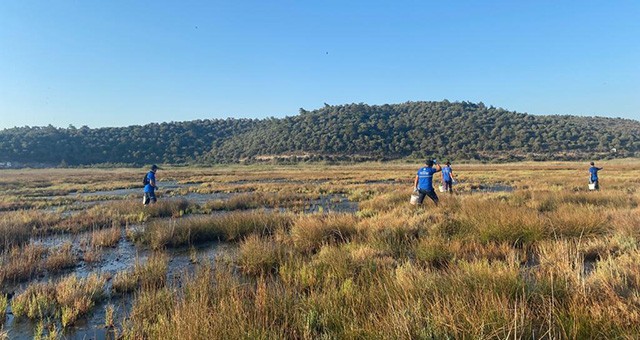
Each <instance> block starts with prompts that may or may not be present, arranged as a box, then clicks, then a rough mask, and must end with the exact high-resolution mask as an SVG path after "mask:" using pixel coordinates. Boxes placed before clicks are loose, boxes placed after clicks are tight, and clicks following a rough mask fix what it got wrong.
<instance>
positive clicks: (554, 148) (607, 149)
mask: <svg viewBox="0 0 640 340" xmlns="http://www.w3.org/2000/svg"><path fill="white" fill-rule="evenodd" d="M612 149H616V150H615V152H612ZM427 155H429V156H435V157H440V158H442V157H444V158H449V159H456V160H460V159H481V160H493V161H500V160H503V161H504V160H518V159H540V160H543V159H588V158H591V157H598V158H600V157H629V156H640V122H638V121H635V120H629V119H613V118H590V117H577V116H537V115H528V114H522V113H516V112H510V111H506V110H503V109H498V108H494V107H486V106H485V105H483V104H482V103H480V104H473V103H468V102H455V103H451V102H448V101H446V100H445V101H442V102H408V103H403V104H393V105H380V106H370V105H366V104H350V105H339V106H330V105H326V106H325V107H323V108H321V109H318V110H314V111H305V110H303V109H300V114H299V115H296V116H292V117H286V118H282V119H276V118H267V119H262V120H250V119H225V120H196V121H190V122H171V123H162V124H148V125H144V126H129V127H122V128H99V129H90V128H87V127H82V128H79V129H78V128H74V127H70V128H55V127H52V126H49V127H22V128H13V129H5V130H2V131H0V166H3V164H4V165H6V162H12V164H15V163H18V164H20V163H22V164H26V165H30V164H39V165H48V166H52V165H59V164H68V165H87V164H102V163H112V164H131V165H143V164H150V163H218V162H237V161H244V162H247V161H249V162H251V161H255V160H263V159H273V158H276V159H280V160H283V159H284V160H287V161H290V160H293V159H302V160H323V159H324V160H327V159H329V160H334V159H337V160H368V159H374V160H378V159H399V158H406V157H416V158H423V157H425V156H427Z"/></svg>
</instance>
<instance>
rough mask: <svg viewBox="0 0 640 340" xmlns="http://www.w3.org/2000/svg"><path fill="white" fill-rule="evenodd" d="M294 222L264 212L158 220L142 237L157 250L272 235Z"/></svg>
mask: <svg viewBox="0 0 640 340" xmlns="http://www.w3.org/2000/svg"><path fill="white" fill-rule="evenodd" d="M290 221H291V217H290V216H289V215H286V214H279V213H267V212H261V211H251V212H233V213H229V214H223V215H216V214H214V215H208V216H200V217H193V218H187V219H179V220H173V221H157V222H154V223H151V224H149V225H148V226H147V228H146V229H145V231H144V235H143V236H142V238H143V241H144V242H145V243H147V244H149V245H150V246H151V247H152V248H153V249H160V248H163V247H177V246H186V245H190V244H198V243H203V242H209V241H218V240H222V241H229V242H236V241H239V240H241V239H243V238H244V237H245V236H247V235H249V234H251V233H258V234H263V235H268V234H272V233H273V232H275V231H276V230H278V229H282V228H287V227H288V225H289V224H290Z"/></svg>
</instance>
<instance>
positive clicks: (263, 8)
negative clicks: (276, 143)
mask: <svg viewBox="0 0 640 340" xmlns="http://www.w3.org/2000/svg"><path fill="white" fill-rule="evenodd" d="M442 99H448V100H450V101H457V100H458V101H462V100H468V101H473V102H479V101H482V102H484V103H485V104H486V105H494V106H497V107H503V108H505V109H508V110H515V111H519V112H528V113H534V114H578V115H602V116H611V117H625V118H633V119H640V1H637V0H626V1H624V0H623V1H602V0H598V1H590V0H587V1H538V0H536V1H477V0H473V1H372V0H368V1H111V0H110V1H90V0H87V1H85V0H82V1H63V0H60V1H48V0H46V1H44V0H43V1H29V0H19V1H10V0H7V1H0V128H6V127H13V126H24V125H29V126H35V125H47V124H53V125H54V126H62V127H66V126H68V125H69V124H73V125H75V126H77V127H80V126H82V125H88V126H90V127H101V126H125V125H131V124H146V123H150V122H162V121H182V120H192V119H201V118H202V119H204V118H223V117H256V118H262V117H268V116H275V117H283V116H287V115H288V116H291V115H295V114H297V113H298V109H299V108H300V107H303V108H305V109H308V110H311V109H315V108H319V107H321V106H323V104H324V103H325V102H326V103H329V104H345V103H352V102H355V103H358V102H364V103H368V104H383V103H400V102H405V101H419V100H442Z"/></svg>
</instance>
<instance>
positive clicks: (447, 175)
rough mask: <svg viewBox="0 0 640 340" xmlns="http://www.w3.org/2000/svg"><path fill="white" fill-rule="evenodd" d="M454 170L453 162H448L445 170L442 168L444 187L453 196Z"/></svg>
mask: <svg viewBox="0 0 640 340" xmlns="http://www.w3.org/2000/svg"><path fill="white" fill-rule="evenodd" d="M453 180H454V177H453V170H451V162H449V161H447V163H445V166H444V168H442V183H443V186H444V191H448V192H449V193H450V194H453Z"/></svg>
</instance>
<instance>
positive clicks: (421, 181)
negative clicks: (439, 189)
mask: <svg viewBox="0 0 640 340" xmlns="http://www.w3.org/2000/svg"><path fill="white" fill-rule="evenodd" d="M437 163H438V162H437V161H436V160H435V159H434V160H431V159H428V160H427V161H426V162H425V165H426V166H424V167H422V168H420V170H418V173H417V174H416V179H415V181H414V182H413V186H414V188H415V191H418V194H419V197H418V201H417V203H418V204H422V201H424V198H425V196H429V198H430V199H431V200H432V201H433V203H435V205H436V206H437V205H438V195H437V194H436V191H435V190H433V174H435V173H436V172H439V171H441V170H442V167H441V166H440V164H437ZM434 164H435V166H436V167H435V168H434V167H433V165H434Z"/></svg>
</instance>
